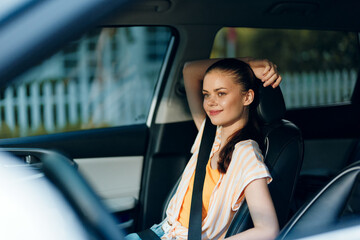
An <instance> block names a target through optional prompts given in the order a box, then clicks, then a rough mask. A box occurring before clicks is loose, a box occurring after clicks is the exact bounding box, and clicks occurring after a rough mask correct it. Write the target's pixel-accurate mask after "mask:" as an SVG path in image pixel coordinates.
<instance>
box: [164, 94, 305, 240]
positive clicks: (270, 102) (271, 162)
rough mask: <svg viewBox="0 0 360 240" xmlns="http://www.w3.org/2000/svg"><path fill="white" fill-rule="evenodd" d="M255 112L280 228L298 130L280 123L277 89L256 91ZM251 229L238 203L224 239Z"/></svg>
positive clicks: (298, 159) (296, 168)
mask: <svg viewBox="0 0 360 240" xmlns="http://www.w3.org/2000/svg"><path fill="white" fill-rule="evenodd" d="M257 111H258V114H259V117H260V120H261V123H262V124H261V127H262V132H263V134H264V137H265V144H264V145H265V151H264V156H265V163H266V165H267V166H268V168H269V170H270V173H271V175H272V177H273V182H272V183H271V184H270V185H269V190H270V193H271V195H272V199H273V202H274V206H275V209H276V212H277V216H278V219H279V223H280V226H284V225H285V222H286V221H287V219H288V214H289V209H290V202H291V199H292V196H293V193H294V189H295V183H296V180H297V178H298V175H299V172H300V169H301V166H302V160H303V140H302V136H301V132H300V130H299V129H298V128H297V127H296V126H295V125H294V124H293V123H291V122H289V121H287V120H284V119H283V118H284V115H285V111H286V108H285V102H284V98H283V95H282V93H281V90H280V88H279V87H277V88H275V89H273V88H271V87H267V88H264V87H261V88H260V89H259V105H258V107H257ZM179 181H180V179H179V180H178V182H177V184H176V185H175V187H174V188H173V189H172V191H171V192H170V194H169V197H168V198H167V200H166V201H165V204H164V208H163V215H162V216H163V218H165V217H166V208H167V205H168V203H169V201H170V199H171V197H172V196H173V195H174V193H175V191H176V188H177V185H178V183H179ZM251 226H252V221H251V217H250V213H249V209H248V207H247V204H246V202H244V204H242V206H241V207H240V209H239V210H238V212H237V213H236V215H235V216H234V219H233V221H232V223H231V225H230V228H229V230H228V232H227V235H226V236H227V237H228V236H232V235H234V234H236V233H239V232H242V231H244V230H246V229H248V228H250V227H251Z"/></svg>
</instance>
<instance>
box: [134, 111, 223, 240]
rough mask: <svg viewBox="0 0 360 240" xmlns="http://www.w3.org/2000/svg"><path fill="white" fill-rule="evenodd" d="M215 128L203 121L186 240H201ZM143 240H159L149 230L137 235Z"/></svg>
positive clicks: (209, 122)
mask: <svg viewBox="0 0 360 240" xmlns="http://www.w3.org/2000/svg"><path fill="white" fill-rule="evenodd" d="M215 134H216V126H215V125H213V124H212V123H211V121H210V119H209V118H208V117H206V120H205V126H204V132H203V135H202V138H201V143H200V149H199V155H198V159H197V163H196V169H195V179H194V187H193V192H192V198H191V208H190V219H189V232H188V240H200V239H201V233H202V230H201V227H202V193H203V186H204V180H205V175H206V164H207V162H208V161H209V157H210V152H211V148H212V145H213V143H214V139H215ZM137 234H138V235H139V237H140V238H141V239H143V240H159V239H160V238H159V237H158V236H157V235H156V234H155V233H154V232H153V231H152V230H151V229H146V230H144V231H142V232H139V233H137Z"/></svg>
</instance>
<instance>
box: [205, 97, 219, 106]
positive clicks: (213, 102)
mask: <svg viewBox="0 0 360 240" xmlns="http://www.w3.org/2000/svg"><path fill="white" fill-rule="evenodd" d="M216 104H217V103H216V99H215V98H214V97H213V96H210V97H208V99H207V105H208V106H215V105H216Z"/></svg>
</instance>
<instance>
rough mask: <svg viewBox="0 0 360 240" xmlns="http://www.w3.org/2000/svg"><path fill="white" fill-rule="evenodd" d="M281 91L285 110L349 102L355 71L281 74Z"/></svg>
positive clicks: (354, 80) (355, 75) (355, 76)
mask: <svg viewBox="0 0 360 240" xmlns="http://www.w3.org/2000/svg"><path fill="white" fill-rule="evenodd" d="M282 77H283V82H282V83H281V89H282V92H283V94H284V98H285V103H286V107H287V109H290V108H299V107H308V106H319V105H329V104H337V103H344V102H349V101H350V98H351V95H352V92H353V89H354V85H355V82H356V79H357V71H355V70H335V71H324V72H310V73H285V74H283V76H282Z"/></svg>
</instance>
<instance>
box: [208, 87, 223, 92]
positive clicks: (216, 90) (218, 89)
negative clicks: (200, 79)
mask: <svg viewBox="0 0 360 240" xmlns="http://www.w3.org/2000/svg"><path fill="white" fill-rule="evenodd" d="M221 90H227V88H225V87H220V88H216V89H214V92H218V91H221ZM202 91H203V92H209V91H208V90H206V89H203V90H202Z"/></svg>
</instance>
